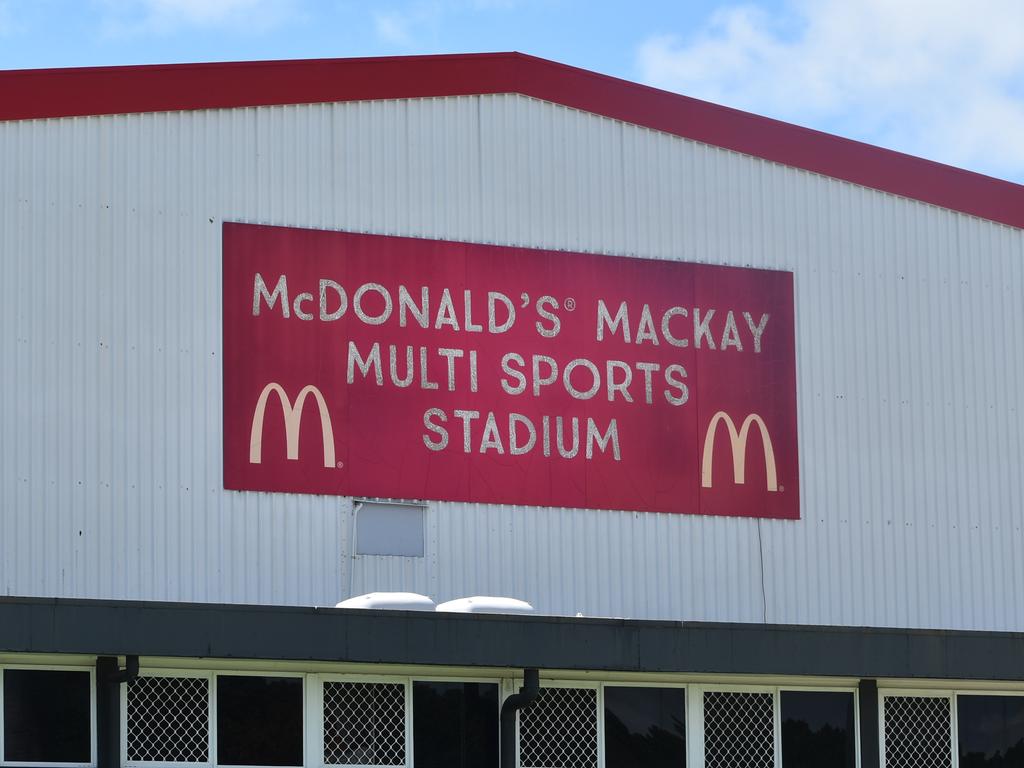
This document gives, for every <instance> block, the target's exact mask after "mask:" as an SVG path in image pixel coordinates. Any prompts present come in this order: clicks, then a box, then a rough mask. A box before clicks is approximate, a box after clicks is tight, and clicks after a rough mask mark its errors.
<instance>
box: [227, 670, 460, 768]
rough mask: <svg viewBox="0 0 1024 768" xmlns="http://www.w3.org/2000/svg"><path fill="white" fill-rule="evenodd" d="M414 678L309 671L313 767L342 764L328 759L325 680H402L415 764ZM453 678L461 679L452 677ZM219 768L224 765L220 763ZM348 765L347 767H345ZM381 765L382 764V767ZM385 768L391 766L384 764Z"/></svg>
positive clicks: (408, 752) (408, 753) (408, 759)
mask: <svg viewBox="0 0 1024 768" xmlns="http://www.w3.org/2000/svg"><path fill="white" fill-rule="evenodd" d="M414 679H423V678H412V677H410V676H409V675H358V674H345V673H338V674H335V673H322V674H315V675H309V676H308V677H307V690H308V691H309V694H308V695H307V702H312V703H314V704H315V706H313V707H312V708H311V709H308V710H307V711H309V712H310V717H308V719H307V721H306V743H307V745H312V746H313V747H314V751H313V752H312V753H311V754H312V755H313V757H314V759H313V760H310V759H309V756H308V755H307V759H306V763H305V764H306V765H307V766H312V768H339V766H337V765H335V764H334V763H326V762H324V683H329V682H337V683H388V684H395V683H399V684H401V685H402V687H403V693H404V697H405V698H404V702H405V730H404V733H405V762H404V764H403V765H404V766H406V767H408V766H412V765H414V762H413V754H412V748H413V743H412V682H413V680H414ZM451 682H458V681H455V680H452V681H451ZM217 768H221V767H220V766H218V767H217ZM224 768H256V767H255V766H230V767H229V766H224ZM344 768H347V766H346V767H344ZM378 768H380V767H378ZM383 768H387V766H384V767H383Z"/></svg>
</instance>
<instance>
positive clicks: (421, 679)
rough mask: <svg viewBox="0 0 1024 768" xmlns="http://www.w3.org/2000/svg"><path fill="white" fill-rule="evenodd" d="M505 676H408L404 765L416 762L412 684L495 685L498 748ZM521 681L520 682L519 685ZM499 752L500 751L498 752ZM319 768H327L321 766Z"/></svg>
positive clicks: (517, 744) (411, 764)
mask: <svg viewBox="0 0 1024 768" xmlns="http://www.w3.org/2000/svg"><path fill="white" fill-rule="evenodd" d="M505 679H507V678H500V677H465V676H448V677H445V676H440V677H439V676H437V675H410V676H409V677H408V680H409V687H408V690H407V692H406V700H405V706H406V710H405V726H406V736H405V739H406V741H405V744H406V758H405V764H406V766H414V765H415V764H416V755H415V754H414V751H415V749H414V748H415V738H416V722H415V718H414V717H413V690H412V689H413V685H415V684H416V683H487V684H490V685H493V686H495V687H496V688H497V689H498V707H497V709H496V711H495V713H494V719H495V723H496V724H497V728H498V748H499V750H500V748H501V705H502V704H504V703H505V686H504V685H502V683H503V682H504V680H505ZM521 684H522V683H520V685H521ZM518 722H519V721H518V719H517V720H516V723H517V728H516V735H517V736H518V734H519V730H518ZM320 734H321V737H322V735H323V728H320ZM499 754H500V752H499ZM516 755H517V759H518V755H519V740H518V739H516ZM321 768H327V767H326V766H321Z"/></svg>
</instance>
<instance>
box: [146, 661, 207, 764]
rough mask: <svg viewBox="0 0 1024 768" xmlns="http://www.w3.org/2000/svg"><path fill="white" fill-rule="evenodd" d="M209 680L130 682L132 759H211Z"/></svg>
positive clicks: (187, 761) (185, 679) (201, 761)
mask: <svg viewBox="0 0 1024 768" xmlns="http://www.w3.org/2000/svg"><path fill="white" fill-rule="evenodd" d="M209 711H210V705H209V682H208V681H207V680H206V678H203V677H137V678H135V679H134V680H132V681H130V682H129V683H128V717H127V722H126V731H127V734H128V737H127V738H128V760H129V761H131V762H161V763H205V762H208V761H209V728H210V725H209Z"/></svg>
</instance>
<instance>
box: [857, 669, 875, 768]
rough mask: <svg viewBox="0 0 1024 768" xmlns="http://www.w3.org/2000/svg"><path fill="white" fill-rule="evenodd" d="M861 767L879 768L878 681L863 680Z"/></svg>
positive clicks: (861, 686)
mask: <svg viewBox="0 0 1024 768" xmlns="http://www.w3.org/2000/svg"><path fill="white" fill-rule="evenodd" d="M858 688H859V692H860V695H859V696H858V698H859V699H860V768H879V763H880V760H879V749H878V746H879V733H878V729H879V720H878V681H877V680H861V681H860V685H859V686H858Z"/></svg>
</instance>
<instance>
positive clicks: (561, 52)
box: [0, 0, 1024, 183]
mask: <svg viewBox="0 0 1024 768" xmlns="http://www.w3.org/2000/svg"><path fill="white" fill-rule="evenodd" d="M513 50H514V51H522V52H523V53H528V54H531V55H534V56H541V57H543V58H547V59H553V60H555V61H560V62H563V63H566V64H571V65H573V66H577V67H583V68H585V69H592V70H595V71H597V72H602V73H605V74H609V75H613V76H616V77H621V78H625V79H627V80H634V81H637V82H642V83H646V84H648V85H653V86H656V87H658V88H664V89H667V90H671V91H677V92H679V93H685V94H686V95H688V96H693V97H696V98H701V99H706V100H708V101H713V102H716V103H718V104H725V105H728V106H731V107H736V108H738V109H743V110H747V111H750V112H755V113H757V114H761V115H767V116H769V117H774V118H778V119H780V120H785V121H787V122H792V123H797V124H799V125H804V126H808V127H811V128H816V129H818V130H823V131H827V132H829V133H835V134H838V135H841V136H846V137H848V138H853V139H858V140H860V141H866V142H869V143H871V144H877V145H880V146H884V147H888V148H891V149H896V150H899V151H902V152H908V153H910V154H914V155H918V156H921V157H927V158H929V159H932V160H937V161H939V162H943V163H948V164H950V165H956V166H959V167H962V168H968V169H971V170H974V171H978V172H980V173H985V174H988V175H991V176H996V177H999V178H1004V179H1009V180H1011V181H1015V182H1017V183H1024V0H747V1H746V2H744V1H743V0H737V1H736V2H732V1H730V0H676V1H675V2H670V1H668V0H650V1H646V0H639V1H638V0H633V2H603V0H590V2H585V1H584V0H364V1H363V2H357V1H355V0H351V1H346V0H0V69H28V68H48V67H73V66H97V65H117V64H157V63H168V62H191V61H238V60H254V59H294V58H324V57H346V56H394V55H405V54H420V53H465V52H476V51H513ZM0 98H2V94H0Z"/></svg>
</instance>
